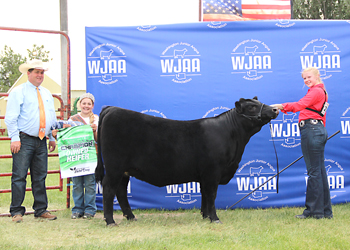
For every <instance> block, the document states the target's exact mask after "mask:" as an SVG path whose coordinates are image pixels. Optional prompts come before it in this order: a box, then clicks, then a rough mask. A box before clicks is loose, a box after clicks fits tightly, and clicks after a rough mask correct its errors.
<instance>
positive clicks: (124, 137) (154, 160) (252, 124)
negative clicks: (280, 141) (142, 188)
mask: <svg viewBox="0 0 350 250" xmlns="http://www.w3.org/2000/svg"><path fill="white" fill-rule="evenodd" d="M235 106H236V107H235V108H234V109H231V110H229V111H227V112H225V113H222V114H220V115H219V116H217V117H213V118H204V119H198V120H191V121H176V120H169V119H164V118H160V117H153V116H150V115H146V114H141V113H138V112H134V111H131V110H125V109H122V108H117V107H106V108H104V109H103V110H102V112H101V114H100V121H99V125H98V152H99V154H98V165H97V168H96V172H95V175H96V180H97V181H98V182H99V181H102V187H103V209H104V217H105V220H106V222H107V225H110V224H112V225H114V223H115V222H114V220H113V199H114V196H115V195H116V196H117V199H118V201H119V205H120V207H121V209H122V211H123V214H124V216H125V217H126V218H127V219H129V220H132V219H135V216H134V214H133V213H132V211H131V208H130V205H129V202H128V199H127V185H128V182H129V176H134V177H136V178H137V179H139V180H142V181H145V182H148V183H150V184H152V185H155V186H158V187H163V186H166V185H170V184H180V183H187V182H193V181H195V182H199V183H200V188H201V193H202V206H201V212H202V215H203V218H210V220H211V221H215V222H220V220H219V218H218V216H217V215H216V209H215V199H216V194H217V189H218V185H219V184H227V183H228V182H229V181H230V180H231V178H232V177H233V175H234V174H235V172H236V170H237V168H238V164H239V162H240V161H241V158H242V154H243V151H244V148H245V146H246V144H247V143H248V141H249V139H250V137H251V136H253V135H254V134H255V133H257V132H258V131H260V129H261V127H262V126H263V125H265V124H266V123H268V122H269V121H270V120H271V119H274V118H276V117H277V115H278V109H277V108H273V107H271V106H268V105H265V104H262V103H261V102H259V101H258V99H257V97H254V99H243V98H241V99H240V100H239V101H238V102H236V103H235ZM101 153H102V157H103V162H104V165H105V175H104V167H103V164H102V158H101Z"/></svg>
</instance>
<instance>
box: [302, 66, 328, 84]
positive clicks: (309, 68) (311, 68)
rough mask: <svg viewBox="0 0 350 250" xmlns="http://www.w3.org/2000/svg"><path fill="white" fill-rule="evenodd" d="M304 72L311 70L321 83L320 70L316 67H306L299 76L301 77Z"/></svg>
mask: <svg viewBox="0 0 350 250" xmlns="http://www.w3.org/2000/svg"><path fill="white" fill-rule="evenodd" d="M305 72H311V73H312V74H313V75H315V76H316V77H317V80H318V81H319V82H321V83H323V82H322V79H321V77H320V71H319V70H318V69H317V68H315V67H308V68H306V69H304V70H303V72H301V77H303V74H304V73H305Z"/></svg>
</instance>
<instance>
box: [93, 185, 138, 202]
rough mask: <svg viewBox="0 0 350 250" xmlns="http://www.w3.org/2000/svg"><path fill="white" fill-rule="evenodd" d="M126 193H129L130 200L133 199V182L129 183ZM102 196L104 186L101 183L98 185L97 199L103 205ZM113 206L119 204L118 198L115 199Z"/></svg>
mask: <svg viewBox="0 0 350 250" xmlns="http://www.w3.org/2000/svg"><path fill="white" fill-rule="evenodd" d="M126 191H127V193H128V195H127V196H128V198H131V197H132V194H131V181H129V183H128V187H127V189H126ZM102 195H103V187H102V184H101V183H96V197H97V199H98V200H100V201H101V203H102ZM113 204H115V205H117V204H119V202H118V199H117V197H114V200H113Z"/></svg>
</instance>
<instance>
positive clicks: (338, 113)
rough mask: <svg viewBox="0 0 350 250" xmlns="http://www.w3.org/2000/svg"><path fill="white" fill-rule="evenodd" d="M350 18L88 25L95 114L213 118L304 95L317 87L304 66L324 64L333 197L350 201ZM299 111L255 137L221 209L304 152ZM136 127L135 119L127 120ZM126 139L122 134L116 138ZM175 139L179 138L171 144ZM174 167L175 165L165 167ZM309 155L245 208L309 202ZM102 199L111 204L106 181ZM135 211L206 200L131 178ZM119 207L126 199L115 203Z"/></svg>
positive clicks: (192, 191) (221, 198)
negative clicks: (308, 81)
mask: <svg viewBox="0 0 350 250" xmlns="http://www.w3.org/2000/svg"><path fill="white" fill-rule="evenodd" d="M349 39H350V21H346V20H332V21H322V20H317V21H314V20H313V21H311V20H310V21H301V20H271V21H236V22H200V23H189V24H171V25H159V26H158V25H151V26H137V27H135V26H131V27H86V79H87V91H88V92H91V93H93V94H94V96H95V98H96V102H95V111H96V112H99V111H100V110H101V108H102V107H103V106H104V105H112V106H119V107H122V108H126V109H130V110H134V111H137V112H141V113H145V114H148V115H152V116H159V117H163V118H165V119H174V120H191V119H199V118H205V117H213V116H216V115H218V114H220V113H223V112H225V111H227V110H229V109H231V108H234V106H235V102H236V101H238V100H239V99H240V98H253V97H254V96H257V97H258V99H259V100H260V101H261V102H263V103H265V104H274V103H284V102H294V101H298V100H299V99H300V98H302V97H303V96H304V95H305V94H306V92H307V90H308V88H307V87H306V86H304V81H303V79H302V78H301V72H302V70H303V69H304V68H306V67H309V66H313V67H317V68H319V70H320V73H321V78H322V80H323V81H324V83H325V86H326V89H327V91H328V94H329V101H328V102H329V104H330V106H329V108H328V111H327V123H326V128H327V131H328V134H329V135H331V134H333V133H335V132H336V131H338V130H340V131H341V133H339V134H338V135H337V136H335V137H334V138H332V139H331V140H329V141H328V142H327V145H326V148H325V163H326V169H327V174H328V180H329V186H330V190H331V197H332V202H333V204H336V203H343V202H347V201H349V199H350V195H349V192H350V169H349V166H350V157H349V155H350V152H349V142H350V98H349V96H350V71H349V69H350V46H349ZM298 115H299V113H295V114H293V113H289V114H283V113H280V115H279V116H278V117H277V118H276V119H275V120H272V121H271V130H270V126H269V124H267V125H265V126H264V127H263V128H262V129H261V131H260V132H258V133H257V134H256V135H254V136H253V137H252V138H251V140H250V141H249V143H248V145H247V146H246V148H245V151H244V154H243V157H242V160H241V162H240V164H239V168H238V169H237V172H236V174H235V176H234V177H233V179H232V180H231V181H230V182H229V183H228V184H227V185H220V186H219V190H218V195H217V199H216V206H217V207H218V208H227V207H229V206H231V205H232V204H234V203H235V202H236V201H238V200H239V199H241V198H242V197H244V196H245V195H246V194H248V193H250V192H251V191H252V190H254V189H255V188H256V187H258V186H259V185H260V184H262V183H264V182H265V181H266V180H268V179H269V178H271V177H272V176H273V175H275V174H276V173H277V161H276V155H275V151H274V147H273V143H274V144H275V146H276V151H277V156H278V160H279V166H280V169H282V168H284V167H286V166H287V165H289V164H290V163H292V162H293V161H294V160H295V159H297V158H299V157H300V156H302V152H301V146H300V131H299V128H298ZM125 126H128V124H125ZM115 139H116V140H117V139H118V138H115ZM169 143H172V142H171V141H169ZM164 167H167V166H164ZM306 183H307V173H306V167H305V163H304V160H303V159H302V160H300V161H298V162H297V163H295V164H294V165H293V166H291V167H290V168H288V169H287V170H286V171H284V172H283V173H282V174H281V175H280V178H279V193H277V180H276V178H272V180H271V181H270V182H269V183H267V184H266V185H264V186H262V187H261V188H259V189H258V190H256V191H255V192H253V193H252V194H251V195H249V196H248V197H247V198H246V199H244V200H243V201H241V202H240V203H239V204H238V205H237V206H236V207H244V208H256V207H263V208H264V207H282V206H303V205H304V203H305V192H306ZM97 190H98V193H99V194H98V198H97V205H98V207H99V209H102V198H101V195H100V194H101V192H102V190H101V186H98V187H97ZM128 195H129V202H130V204H131V207H132V208H164V209H177V208H184V209H186V208H193V207H200V206H201V193H200V188H199V185H198V183H192V182H191V183H183V184H178V185H169V186H166V187H162V188H158V187H154V186H152V185H149V184H147V183H145V182H142V181H139V180H137V179H135V178H131V181H130V185H129V188H128ZM115 209H119V206H118V204H117V201H116V204H115Z"/></svg>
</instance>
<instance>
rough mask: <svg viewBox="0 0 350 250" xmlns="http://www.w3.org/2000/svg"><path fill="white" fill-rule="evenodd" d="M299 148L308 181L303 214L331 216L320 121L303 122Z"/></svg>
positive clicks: (323, 132) (323, 129) (324, 142)
mask: <svg viewBox="0 0 350 250" xmlns="http://www.w3.org/2000/svg"><path fill="white" fill-rule="evenodd" d="M300 133H301V150H302V152H303V156H304V160H305V164H306V169H307V174H308V181H307V188H306V199H305V206H306V209H305V210H304V212H303V214H304V215H305V216H307V217H315V218H323V217H332V216H333V213H332V203H331V198H330V191H329V184H328V179H327V172H326V168H325V165H324V148H325V145H326V142H327V130H326V128H325V127H324V126H323V124H322V123H320V122H319V123H317V124H309V123H307V124H305V125H304V127H301V128H300Z"/></svg>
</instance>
